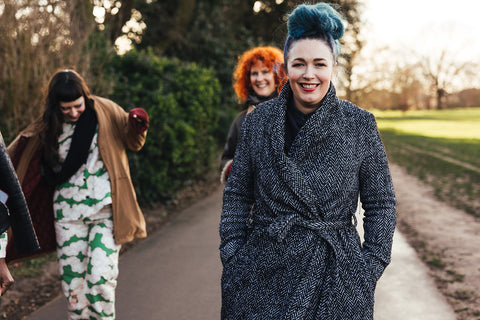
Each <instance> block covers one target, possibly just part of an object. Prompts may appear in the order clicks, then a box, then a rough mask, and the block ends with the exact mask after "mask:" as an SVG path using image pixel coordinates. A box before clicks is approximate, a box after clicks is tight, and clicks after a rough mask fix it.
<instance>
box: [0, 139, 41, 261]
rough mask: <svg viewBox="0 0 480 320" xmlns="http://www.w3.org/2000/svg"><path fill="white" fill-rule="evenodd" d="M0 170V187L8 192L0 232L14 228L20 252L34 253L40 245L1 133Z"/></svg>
mask: <svg viewBox="0 0 480 320" xmlns="http://www.w3.org/2000/svg"><path fill="white" fill-rule="evenodd" d="M0 171H1V177H2V179H1V181H0V189H1V190H2V191H4V192H5V193H6V194H8V199H7V201H6V206H3V207H2V211H1V212H2V213H1V215H2V225H1V226H0V232H1V233H3V232H4V231H5V230H7V228H8V227H11V228H12V231H13V236H14V238H15V244H16V247H17V250H18V252H20V253H33V252H35V251H38V250H39V249H40V247H39V244H38V240H37V236H36V234H35V231H34V229H33V225H32V221H31V218H30V212H29V210H28V207H27V203H26V201H25V197H24V194H23V192H22V188H21V187H20V183H19V181H18V178H17V175H16V173H15V169H14V167H13V164H12V162H11V160H10V157H9V155H8V152H7V149H6V146H5V143H4V142H3V138H2V137H1V135H0ZM2 205H3V204H2Z"/></svg>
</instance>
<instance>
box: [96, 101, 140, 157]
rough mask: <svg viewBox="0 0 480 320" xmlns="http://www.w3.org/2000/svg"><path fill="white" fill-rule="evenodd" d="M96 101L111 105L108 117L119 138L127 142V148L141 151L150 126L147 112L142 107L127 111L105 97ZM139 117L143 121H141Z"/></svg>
mask: <svg viewBox="0 0 480 320" xmlns="http://www.w3.org/2000/svg"><path fill="white" fill-rule="evenodd" d="M96 101H98V102H100V103H102V104H105V105H109V107H108V110H109V112H108V113H107V115H106V117H107V119H109V121H111V125H112V126H114V127H115V132H116V133H117V134H119V135H120V136H119V137H118V138H119V139H120V140H121V141H123V142H124V143H125V146H126V148H127V149H130V150H132V151H139V150H140V149H141V148H142V147H143V145H144V144H145V140H146V137H147V129H148V126H149V118H148V114H147V112H146V111H145V110H144V109H142V108H135V109H132V110H131V111H130V112H126V111H125V110H123V108H122V107H120V106H119V105H117V104H116V103H115V102H113V101H110V100H108V99H105V98H97V100H96ZM97 112H98V111H97ZM137 119H140V120H141V121H140V122H139V121H137Z"/></svg>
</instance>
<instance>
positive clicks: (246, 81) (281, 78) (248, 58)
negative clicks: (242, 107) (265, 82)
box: [233, 46, 287, 101]
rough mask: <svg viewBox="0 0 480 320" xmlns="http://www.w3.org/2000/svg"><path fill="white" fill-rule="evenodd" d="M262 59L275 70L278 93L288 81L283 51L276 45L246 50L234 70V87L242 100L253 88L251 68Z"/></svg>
mask: <svg viewBox="0 0 480 320" xmlns="http://www.w3.org/2000/svg"><path fill="white" fill-rule="evenodd" d="M257 61H261V62H263V63H264V64H265V66H266V67H267V68H268V69H269V70H271V71H273V74H274V78H275V85H276V86H277V93H280V91H281V90H282V86H283V84H284V83H285V82H286V81H287V76H286V74H285V71H284V69H283V66H282V64H283V52H282V51H281V50H280V49H278V48H275V47H272V46H266V47H255V48H253V49H250V50H248V51H245V52H244V53H243V54H242V55H240V56H239V57H238V63H237V65H236V66H235V70H234V72H233V79H234V81H235V82H234V84H233V88H234V89H235V93H236V94H237V97H238V99H239V100H240V101H245V100H246V99H247V96H248V93H249V92H250V91H251V90H252V83H251V82H250V70H251V68H252V66H253V65H254V64H255V63H257Z"/></svg>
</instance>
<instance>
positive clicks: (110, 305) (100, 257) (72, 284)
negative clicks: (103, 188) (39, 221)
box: [55, 205, 121, 320]
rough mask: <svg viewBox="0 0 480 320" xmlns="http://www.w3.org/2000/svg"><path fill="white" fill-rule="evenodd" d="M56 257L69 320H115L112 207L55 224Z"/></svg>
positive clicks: (116, 249) (115, 250) (116, 252)
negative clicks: (78, 218)
mask: <svg viewBox="0 0 480 320" xmlns="http://www.w3.org/2000/svg"><path fill="white" fill-rule="evenodd" d="M55 231H56V236H57V256H58V262H59V267H60V275H61V280H62V289H63V293H64V295H65V297H66V298H67V307H68V313H69V319H71V320H74V319H75V320H79V319H82V320H83V319H86V320H93V319H112V320H113V319H115V288H116V286H117V277H118V256H119V252H120V247H121V246H120V245H116V244H115V241H114V237H113V219H112V207H111V205H108V206H105V207H104V208H103V209H101V210H100V211H98V212H97V213H95V214H93V215H90V216H88V217H86V218H84V219H80V220H69V221H68V220H67V221H65V219H58V217H57V220H56V221H55Z"/></svg>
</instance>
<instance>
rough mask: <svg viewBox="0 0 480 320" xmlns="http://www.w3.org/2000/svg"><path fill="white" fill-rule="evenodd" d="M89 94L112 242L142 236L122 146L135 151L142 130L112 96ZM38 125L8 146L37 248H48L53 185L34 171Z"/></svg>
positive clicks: (37, 166) (142, 137) (50, 247)
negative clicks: (110, 212)
mask: <svg viewBox="0 0 480 320" xmlns="http://www.w3.org/2000/svg"><path fill="white" fill-rule="evenodd" d="M91 99H92V100H93V101H94V105H93V108H94V110H95V112H96V114H97V120H98V148H99V151H100V155H101V157H102V160H103V162H104V164H105V167H106V168H107V171H108V175H109V177H110V183H111V197H112V210H113V232H114V236H115V242H116V243H117V244H123V243H126V242H129V241H132V240H133V239H135V238H145V237H146V236H147V232H146V225H145V219H144V216H143V214H142V211H141V209H140V207H139V205H138V203H137V197H136V194H135V190H134V187H133V184H132V181H131V178H130V168H129V164H128V158H127V152H126V150H127V148H128V149H130V150H132V151H139V150H140V149H141V148H142V146H143V144H144V143H145V139H146V134H147V132H146V131H143V132H137V131H136V130H135V129H134V127H133V126H132V125H131V123H130V122H129V121H128V119H129V114H128V113H127V112H125V110H123V109H122V108H121V107H120V106H118V105H117V104H116V103H114V102H113V101H111V100H108V99H106V98H101V97H97V96H92V97H91ZM40 130H41V119H37V121H35V122H33V123H32V124H31V125H29V126H28V127H27V128H26V129H25V130H23V131H22V132H20V134H19V135H18V136H17V137H16V139H15V140H14V141H13V142H12V143H11V144H10V145H9V147H8V151H9V153H10V156H11V158H12V162H13V163H14V165H15V168H16V170H17V175H18V178H19V181H20V183H21V184H22V188H23V189H24V193H25V197H26V199H27V203H28V205H29V209H30V212H31V216H32V221H33V223H34V227H35V231H36V233H37V236H38V238H39V242H40V246H41V248H42V252H49V251H53V250H55V238H54V236H55V232H54V228H53V191H54V187H51V186H49V185H48V184H47V183H46V181H45V179H43V177H42V176H41V174H40V155H41V152H40V151H41V150H40V139H39V133H40ZM12 246H13V245H11V241H10V240H9V245H8V247H7V257H8V258H9V259H10V260H12V259H15V258H16V254H15V250H14V248H13V247H12ZM9 249H10V250H12V252H11V253H9V252H8V251H9Z"/></svg>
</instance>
